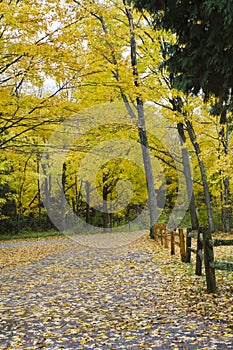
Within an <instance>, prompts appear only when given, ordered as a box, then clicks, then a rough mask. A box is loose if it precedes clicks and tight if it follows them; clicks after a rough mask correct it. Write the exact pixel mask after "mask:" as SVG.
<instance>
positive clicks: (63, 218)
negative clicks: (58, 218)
mask: <svg viewBox="0 0 233 350" xmlns="http://www.w3.org/2000/svg"><path fill="white" fill-rule="evenodd" d="M63 194H64V195H63ZM65 194H66V163H63V166H62V198H61V200H62V213H61V215H62V228H63V230H65V229H66V212H65V201H66V198H65Z"/></svg>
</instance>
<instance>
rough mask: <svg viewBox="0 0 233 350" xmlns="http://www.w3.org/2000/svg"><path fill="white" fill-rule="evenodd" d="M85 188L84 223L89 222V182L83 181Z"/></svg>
mask: <svg viewBox="0 0 233 350" xmlns="http://www.w3.org/2000/svg"><path fill="white" fill-rule="evenodd" d="M85 189H86V223H87V224H90V223H91V216H90V182H89V181H86V182H85Z"/></svg>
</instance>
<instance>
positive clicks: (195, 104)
mask: <svg viewBox="0 0 233 350" xmlns="http://www.w3.org/2000/svg"><path fill="white" fill-rule="evenodd" d="M0 16H1V37H0V46H1V49H0V52H1V53H0V54H1V58H0V60H1V67H0V75H1V85H0V94H1V100H0V147H1V155H0V157H1V163H0V164H1V165H0V232H1V233H7V232H8V233H10V234H12V233H18V232H20V231H22V230H50V229H51V228H52V227H53V223H52V222H51V220H50V218H49V216H48V214H49V213H48V210H46V209H45V207H44V199H43V193H44V192H45V193H46V195H47V197H48V198H49V201H50V202H49V206H52V205H53V201H54V202H55V201H56V202H60V205H61V208H63V204H64V203H63V201H64V197H63V196H61V197H60V198H57V197H55V195H54V191H55V188H54V187H56V186H54V180H53V171H54V168H55V167H56V164H54V163H53V159H54V157H53V155H54V153H55V152H58V153H59V152H62V151H63V150H64V148H65V147H66V142H67V137H68V138H69V134H68V133H67V131H66V130H64V133H62V137H61V140H62V142H63V145H62V147H60V148H59V147H58V148H56V149H54V148H53V147H52V145H50V143H49V140H50V138H51V136H52V135H53V133H54V132H56V130H57V128H58V126H60V125H61V124H62V125H64V124H63V123H64V122H65V121H67V120H70V119H69V118H71V117H72V116H75V118H76V121H77V122H78V124H77V125H78V126H77V130H76V132H77V140H76V141H75V143H74V144H72V147H71V148H69V152H68V153H67V155H66V158H65V160H64V162H63V164H62V167H61V169H60V170H59V171H60V173H59V175H60V179H61V183H60V184H58V187H59V186H60V187H61V188H62V189H63V191H64V194H65V199H66V201H67V202H68V203H69V205H70V208H72V211H73V212H74V213H75V214H76V215H77V216H79V217H80V218H81V219H82V220H83V222H87V223H89V224H90V225H92V226H94V227H101V228H103V229H104V230H109V229H113V228H114V227H122V226H126V227H127V228H130V223H132V222H134V220H135V218H137V216H138V215H139V213H141V212H142V211H143V210H144V209H145V208H146V210H147V206H148V203H147V197H148V194H147V193H148V178H147V174H145V172H144V171H143V170H142V167H140V166H139V164H138V161H137V160H136V159H140V158H142V155H141V154H140V153H139V151H138V145H140V144H141V143H142V140H141V138H140V135H141V134H140V130H146V129H145V125H146V128H147V130H148V133H147V138H148V145H146V148H148V149H149V151H150V156H151V161H152V168H153V181H154V189H155V193H156V201H157V203H156V205H158V208H159V221H161V222H168V221H169V217H170V216H171V214H172V212H173V210H174V207H177V201H178V197H179V195H180V192H182V194H183V193H184V196H187V197H188V199H189V202H190V211H187V213H186V214H185V215H183V216H182V217H180V218H179V222H180V224H181V225H184V226H188V225H193V226H195V225H196V224H197V222H196V221H195V220H198V224H201V225H209V226H210V227H211V230H212V231H214V230H216V229H218V230H219V229H221V230H223V231H227V232H228V231H229V230H230V227H231V225H232V218H231V200H232V186H233V183H232V177H231V168H232V162H233V159H232V146H233V145H232V138H231V136H232V130H233V129H232V111H231V108H228V107H229V106H228V104H227V103H228V101H224V104H223V101H222V100H221V98H219V97H216V96H215V95H214V94H210V96H208V99H206V98H205V94H204V92H202V91H200V92H199V93H198V94H196V93H194V92H193V91H189V92H181V90H180V89H179V90H178V89H177V88H176V84H175V78H176V77H175V75H174V74H172V73H171V72H170V71H168V68H167V66H166V65H165V62H166V61H167V59H168V58H169V57H171V55H172V50H171V47H172V45H174V44H175V43H176V40H177V38H176V35H175V34H174V33H172V32H171V31H170V30H164V29H161V28H155V27H154V16H153V17H152V16H151V15H150V14H149V13H147V12H146V11H144V12H138V11H137V10H136V9H135V8H134V6H133V4H132V3H131V2H130V1H125V0H119V1H76V0H73V1H71V0H63V1H60V2H59V1H50V0H48V1H46V2H40V1H34V0H33V1H18V0H17V1H2V2H1V15H0ZM216 84H218V80H217V81H216ZM229 105H230V104H229ZM112 106H113V107H112ZM115 106H116V107H115ZM117 106H120V110H118V108H119V107H117ZM138 107H140V110H142V108H143V112H144V115H145V122H146V124H145V125H143V128H141V129H140V127H141V125H139V124H138V123H139V122H140V115H138V111H139V108H138ZM220 107H221V108H220ZM222 107H224V113H223V108H222ZM90 111H91V112H90ZM109 111H110V112H109ZM95 113H96V116H95ZM97 114H98V118H99V115H101V118H103V120H102V122H101V123H100V122H98V123H96V125H95V124H93V120H95V118H97ZM118 117H119V118H118ZM98 118H97V119H98ZM116 118H118V119H116ZM98 120H99V119H98ZM116 120H117V122H116ZM129 120H130V122H129ZM87 125H89V127H88V128H87V127H86V126H87ZM138 125H139V126H138ZM82 128H83V129H82ZM60 130H61V129H59V132H60ZM86 130H87V131H86ZM154 130H156V132H154ZM84 131H85V132H84ZM155 134H156V137H155V136H154V135H155ZM113 139H114V140H115V139H118V140H122V139H127V140H128V149H127V152H126V153H127V155H130V154H131V156H129V157H128V156H127V157H125V149H124V152H123V151H122V148H121V146H118V147H116V148H114V147H113V146H112V144H111V147H113V148H111V149H109V147H106V143H105V142H106V141H108V142H109V140H113ZM177 142H178V143H179V144H180V149H178V148H177V147H176V146H174V147H173V146H172V145H177ZM97 145H100V146H99V149H98V150H99V151H100V150H101V154H102V159H103V162H102V164H101V166H99V167H98V164H99V163H98V161H97V160H96V164H95V157H92V158H91V161H89V162H88V164H86V165H85V166H84V165H83V161H84V160H85V159H86V158H85V157H86V156H87V155H88V154H90V153H91V152H92V150H93V148H95V147H97ZM95 149H96V148H95ZM109 153H111V154H112V155H113V156H112V157H111V159H110V160H109V159H108V157H107V156H106V157H105V155H106V154H109ZM122 155H124V157H123V156H122ZM133 155H134V157H135V160H134V158H133ZM87 159H88V158H87ZM106 159H107V160H106ZM158 164H159V165H158ZM80 167H81V168H82V171H80ZM96 167H97V168H98V169H97V172H96V174H95V176H94V177H93V178H92V180H90V179H89V178H88V172H89V171H91V170H92V169H93V168H96ZM187 169H190V170H191V173H190V174H188V172H187ZM59 171H58V172H59ZM180 173H183V174H184V175H185V179H186V187H187V190H186V189H185V185H184V186H183V184H182V186H183V187H182V190H181V184H180V183H179V174H180ZM119 181H121V184H122V186H121V188H120V189H119V188H118V187H117V183H118V182H119ZM129 182H130V183H131V186H129ZM94 189H97V191H94ZM149 191H150V190H149ZM127 193H128V195H129V197H130V198H131V200H130V203H128V204H127V205H125V203H126V202H127V199H126V197H127ZM149 194H150V193H149ZM125 196H126V197H125ZM127 198H128V197H127ZM64 205H65V204H64ZM149 205H150V203H149ZM114 206H115V207H114ZM178 206H179V202H178ZM64 208H65V206H64ZM190 213H191V215H190ZM195 213H196V214H197V218H195ZM61 215H63V216H64V220H66V213H64V212H63V213H62V212H61ZM142 221H143V220H142ZM140 224H141V225H142V226H143V225H145V223H144V222H140V223H139V224H138V223H137V225H136V224H131V228H132V229H134V230H136V229H140V228H144V227H140ZM64 225H65V222H64Z"/></svg>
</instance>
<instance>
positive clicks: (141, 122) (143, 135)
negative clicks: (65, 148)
mask: <svg viewBox="0 0 233 350" xmlns="http://www.w3.org/2000/svg"><path fill="white" fill-rule="evenodd" d="M123 3H124V5H125V11H126V14H127V18H128V22H129V27H130V49H131V65H132V69H133V76H134V77H135V79H134V85H135V87H136V89H137V90H138V97H137V98H136V104H137V114H138V133H139V138H140V143H141V148H142V157H143V163H144V169H145V173H146V182H147V190H148V206H149V211H150V237H151V238H153V235H154V224H155V223H156V222H157V221H158V206H157V198H156V193H155V185H154V176H153V171H152V166H151V158H150V151H149V147H148V139H147V132H146V125H145V116H144V107H143V100H142V98H141V96H140V82H139V73H138V69H137V42H136V38H135V32H134V30H135V28H134V20H133V14H132V4H131V1H130V0H123Z"/></svg>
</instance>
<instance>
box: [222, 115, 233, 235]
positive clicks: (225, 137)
mask: <svg viewBox="0 0 233 350" xmlns="http://www.w3.org/2000/svg"><path fill="white" fill-rule="evenodd" d="M224 116H225V118H224V125H223V126H222V129H221V131H220V133H219V137H220V140H219V146H220V147H219V148H220V151H221V146H222V147H223V152H224V156H225V158H226V160H227V157H228V154H229V139H230V134H231V132H232V131H231V130H230V127H229V124H228V120H227V117H226V112H225V113H224ZM219 158H221V152H220V153H219ZM221 175H222V176H223V181H222V186H221V190H222V192H221V199H222V227H223V231H225V232H229V231H230V187H229V185H230V176H229V172H228V170H225V169H223V170H221Z"/></svg>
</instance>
